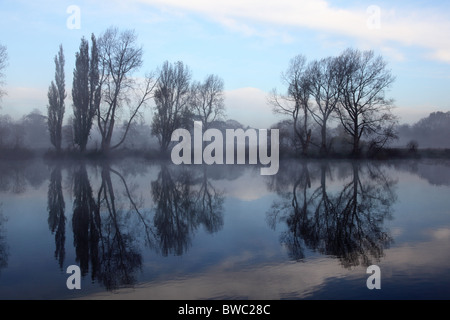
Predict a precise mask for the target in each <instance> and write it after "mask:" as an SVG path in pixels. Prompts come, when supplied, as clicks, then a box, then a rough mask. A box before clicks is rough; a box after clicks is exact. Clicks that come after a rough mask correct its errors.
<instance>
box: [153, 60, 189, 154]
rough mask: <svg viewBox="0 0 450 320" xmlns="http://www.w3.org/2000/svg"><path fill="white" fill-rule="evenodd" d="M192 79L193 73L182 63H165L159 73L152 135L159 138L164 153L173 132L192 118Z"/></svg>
mask: <svg viewBox="0 0 450 320" xmlns="http://www.w3.org/2000/svg"><path fill="white" fill-rule="evenodd" d="M190 79H191V72H190V70H189V68H188V67H187V66H185V65H184V64H183V62H181V61H178V62H176V63H175V64H173V65H172V64H171V63H169V62H168V61H165V62H164V63H163V65H162V67H161V70H160V71H159V78H158V82H157V85H156V90H155V96H154V100H155V113H154V116H153V123H152V133H153V134H154V135H156V137H157V138H158V140H159V143H160V147H161V152H163V153H165V152H166V151H167V149H168V148H169V145H170V142H171V137H172V132H173V131H174V130H175V129H177V128H179V127H180V126H182V124H184V122H185V121H186V119H188V118H189V117H190V113H191V111H190V108H189V98H190V84H189V82H190Z"/></svg>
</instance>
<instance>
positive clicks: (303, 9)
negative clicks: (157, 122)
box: [0, 0, 450, 128]
mask: <svg viewBox="0 0 450 320" xmlns="http://www.w3.org/2000/svg"><path fill="white" fill-rule="evenodd" d="M70 6H76V8H78V9H79V20H77V21H78V22H79V26H80V28H79V29H71V28H69V27H68V20H69V25H70V22H73V21H75V20H72V19H71V18H73V14H74V12H73V11H68V8H70ZM449 14H450V2H448V1H418V0H417V1H404V0H397V1H376V0H373V1H342V0H329V1H326V0H303V1H300V0H277V1H257V0H216V1H208V0H194V1H183V0H165V1H162V0H161V1H158V0H129V1H118V0H112V1H111V0H110V1H103V0H97V1H77V0H70V1H61V0H49V1H25V0H19V1H17V0H14V1H10V0H2V1H1V3H0V30H1V37H0V43H1V44H2V45H5V46H6V47H7V50H8V54H9V65H8V67H7V69H6V70H5V75H6V77H5V79H4V80H5V81H6V85H5V89H6V91H7V92H8V95H7V96H6V97H4V98H3V100H2V101H1V106H2V108H1V109H0V113H3V114H4V113H8V114H11V115H12V116H13V117H14V118H18V117H20V116H21V115H23V114H26V113H28V112H30V111H31V110H33V109H34V108H38V109H40V110H42V112H43V113H45V110H46V105H47V90H48V86H49V84H50V82H51V81H52V80H53V77H54V62H53V58H54V56H55V54H56V53H57V51H58V46H59V44H62V45H63V48H64V52H65V57H66V69H65V71H66V90H67V91H68V93H69V97H68V100H67V101H66V107H67V108H66V110H67V111H66V114H71V107H70V106H71V101H70V90H71V89H70V88H71V82H72V72H73V68H74V56H75V53H76V52H77V51H78V47H79V44H80V39H81V37H82V36H85V37H89V36H90V34H91V33H94V34H95V35H96V36H99V35H100V34H101V33H102V32H104V31H105V30H106V29H107V28H108V27H110V26H117V27H119V28H120V29H134V30H135V31H136V33H137V34H138V42H139V43H140V44H142V46H143V49H144V65H143V67H142V69H141V70H140V73H137V74H136V76H139V75H142V74H144V73H145V72H147V71H154V70H156V69H157V68H158V67H159V66H160V65H161V64H162V63H163V62H164V61H165V60H168V61H171V62H174V61H177V60H181V61H183V62H184V63H185V64H186V65H188V66H189V67H190V69H191V71H192V75H193V79H195V80H202V79H203V78H204V77H205V76H206V75H208V74H210V73H214V74H217V75H218V76H220V77H221V78H223V80H224V82H225V96H226V107H227V114H228V117H229V118H235V119H237V120H239V121H241V122H242V123H244V124H249V125H252V126H255V127H261V128H262V127H267V126H270V125H271V124H273V123H275V122H276V121H278V120H279V118H277V117H276V116H275V115H273V113H271V110H270V107H269V106H268V105H267V103H266V98H267V96H268V94H269V92H270V90H271V89H273V88H277V89H278V90H283V89H284V88H283V86H282V83H281V81H280V74H281V72H283V71H284V70H285V69H286V67H287V65H288V63H289V59H291V58H292V57H294V56H295V55H298V54H303V55H304V56H305V57H306V58H307V59H308V60H314V59H320V58H322V57H326V56H333V55H338V54H339V53H340V52H342V51H343V50H344V49H346V48H348V47H354V48H359V49H361V50H367V49H373V50H374V51H375V52H376V53H378V54H381V55H383V57H384V58H385V59H386V61H387V62H388V67H389V68H390V69H392V72H393V74H394V75H395V76H396V81H395V83H394V85H393V86H392V88H391V90H390V91H389V92H388V95H389V96H390V97H392V98H393V99H394V100H395V106H396V108H395V113H396V114H398V115H399V116H400V118H401V122H414V121H417V120H418V119H420V118H421V117H424V116H426V115H428V114H429V113H430V112H433V111H437V110H442V111H449V110H450V90H449V88H450V19H448V16H449ZM150 116H151V114H150Z"/></svg>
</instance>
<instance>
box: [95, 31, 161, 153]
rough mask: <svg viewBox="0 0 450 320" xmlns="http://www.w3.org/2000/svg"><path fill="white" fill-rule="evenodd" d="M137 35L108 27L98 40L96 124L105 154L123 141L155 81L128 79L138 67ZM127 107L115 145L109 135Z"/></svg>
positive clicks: (149, 95) (146, 78)
mask: <svg viewBox="0 0 450 320" xmlns="http://www.w3.org/2000/svg"><path fill="white" fill-rule="evenodd" d="M136 40H137V35H136V33H135V32H134V31H133V30H125V31H122V32H119V30H118V29H117V28H114V27H111V28H109V29H107V30H106V32H105V33H104V34H103V35H102V36H101V37H100V38H99V41H98V46H99V57H100V67H101V77H100V83H101V85H102V92H103V94H102V103H100V104H99V105H98V109H97V122H98V128H99V130H100V134H101V136H102V142H101V148H102V151H103V152H105V153H107V152H108V151H109V150H111V149H115V148H117V147H119V146H120V145H121V144H122V143H123V142H124V141H125V138H126V135H127V133H128V129H129V128H130V126H131V124H132V123H133V121H134V120H135V119H136V117H138V116H139V115H140V114H141V113H140V112H141V109H142V108H143V107H145V106H146V105H147V103H148V101H149V100H150V99H151V97H152V96H151V94H152V91H153V88H154V86H155V81H154V80H153V78H152V76H151V75H147V76H146V77H145V79H144V80H143V81H138V80H137V79H134V78H132V77H131V75H132V74H133V72H135V71H137V70H138V69H139V68H140V67H141V66H142V54H143V51H142V48H141V47H138V46H137V45H136ZM125 106H127V107H128V110H129V115H128V117H127V120H126V122H127V125H126V127H125V130H124V131H123V134H122V137H120V138H119V140H118V142H117V143H116V144H115V145H112V138H113V132H114V129H115V127H116V123H118V120H119V118H120V115H121V112H123V109H124V107H125Z"/></svg>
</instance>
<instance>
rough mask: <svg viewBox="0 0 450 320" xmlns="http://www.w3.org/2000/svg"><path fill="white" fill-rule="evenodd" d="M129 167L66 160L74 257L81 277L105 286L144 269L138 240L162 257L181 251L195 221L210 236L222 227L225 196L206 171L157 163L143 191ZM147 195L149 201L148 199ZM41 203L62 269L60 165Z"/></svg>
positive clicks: (124, 282)
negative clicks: (45, 208) (157, 168)
mask: <svg viewBox="0 0 450 320" xmlns="http://www.w3.org/2000/svg"><path fill="white" fill-rule="evenodd" d="M88 168H89V169H90V170H91V171H92V172H91V173H92V177H94V179H93V180H98V181H96V182H97V184H98V189H97V190H96V191H94V190H93V187H92V184H91V181H90V180H91V179H90V175H89V173H88ZM133 168H134V169H133ZM135 168H136V166H131V167H130V166H127V165H126V164H125V165H122V166H121V167H119V168H116V166H113V165H111V164H110V163H103V162H102V163H99V164H95V165H87V164H86V163H84V162H79V163H70V164H69V165H68V170H67V171H68V175H69V177H68V180H69V181H70V183H69V185H70V187H71V188H70V189H71V190H72V196H73V205H72V210H73V212H72V220H71V222H72V223H71V225H72V232H73V246H74V249H75V260H76V262H77V264H78V265H79V266H80V269H81V273H82V275H83V276H86V275H88V274H90V277H91V279H92V281H97V282H99V283H101V284H102V285H103V286H104V287H105V288H106V289H108V290H113V289H116V288H118V287H121V286H128V285H133V284H134V283H135V282H136V274H137V272H138V271H139V270H141V268H142V249H141V246H140V244H141V243H140V241H141V240H142V239H143V240H144V241H145V246H146V247H147V248H150V249H152V250H154V251H156V252H158V253H159V254H161V255H163V256H167V255H172V254H173V255H182V254H184V253H186V252H187V251H188V249H189V247H190V246H191V244H192V237H193V236H194V234H195V232H196V230H197V229H198V228H199V227H200V226H203V227H204V229H205V230H206V231H207V232H209V233H214V232H217V231H219V230H220V229H221V228H222V226H223V200H224V195H223V193H222V192H219V191H218V190H217V188H215V187H214V186H213V184H212V183H211V181H210V179H209V178H208V168H206V167H201V168H196V169H194V170H187V169H185V168H179V167H174V166H169V165H166V164H161V166H160V169H159V172H158V174H157V175H156V179H155V180H154V181H150V183H149V188H145V186H143V185H142V184H139V183H133V178H135V177H139V176H142V171H139V170H138V171H135ZM129 169H131V170H129ZM95 177H98V178H99V179H95ZM128 180H131V184H130V181H128ZM147 182H148V181H147ZM148 196H150V197H148ZM146 198H147V199H151V200H152V201H153V202H152V203H151V204H149V203H148V201H147V203H146V201H145V200H146ZM47 203H48V205H47V209H48V225H49V229H50V231H51V232H52V234H54V235H55V254H54V255H55V258H56V259H57V261H58V264H59V267H60V268H61V269H62V268H63V265H64V260H65V245H66V244H65V239H66V234H65V232H66V215H65V209H66V205H65V201H64V192H63V186H62V169H61V164H53V165H52V166H51V173H50V179H49V187H48V194H47Z"/></svg>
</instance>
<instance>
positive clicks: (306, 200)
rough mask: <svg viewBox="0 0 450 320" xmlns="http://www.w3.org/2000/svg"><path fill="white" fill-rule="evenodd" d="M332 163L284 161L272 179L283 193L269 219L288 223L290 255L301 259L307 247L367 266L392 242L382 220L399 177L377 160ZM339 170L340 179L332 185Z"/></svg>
mask: <svg viewBox="0 0 450 320" xmlns="http://www.w3.org/2000/svg"><path fill="white" fill-rule="evenodd" d="M310 168H312V169H310ZM333 169H338V171H337V172H335V170H333ZM333 169H332V168H331V167H330V164H329V163H328V162H320V163H319V164H308V163H305V162H304V163H302V164H301V165H294V166H292V165H286V166H284V168H283V171H282V172H281V174H279V175H278V176H275V177H273V178H272V180H271V181H269V182H268V184H269V187H270V188H271V189H272V190H274V191H275V192H277V193H278V194H280V196H281V199H282V200H281V201H276V202H274V204H273V206H272V208H271V210H270V211H269V212H268V214H267V217H268V221H269V223H270V225H271V226H275V225H276V224H278V223H285V224H286V225H287V231H286V232H285V233H284V234H283V235H282V238H281V241H282V243H283V244H285V246H286V247H287V248H288V252H289V255H290V257H291V258H292V259H295V260H301V259H303V258H304V256H305V250H306V248H309V249H311V250H314V251H316V252H319V253H321V254H324V255H332V256H336V257H338V259H339V260H340V262H341V264H342V265H343V266H344V267H346V268H347V267H353V266H358V265H363V266H368V265H370V264H372V263H374V262H376V261H379V259H380V258H381V257H382V256H383V250H384V249H385V248H388V247H389V245H390V244H391V243H392V236H391V235H390V234H389V232H388V231H386V230H384V221H385V220H386V219H390V218H391V217H392V212H391V211H392V209H391V208H392V204H393V203H394V202H395V200H396V196H395V192H394V185H395V183H396V181H395V180H393V179H390V178H389V177H388V176H387V175H386V173H385V172H384V171H383V170H382V168H381V167H380V166H377V165H375V164H373V163H361V162H352V163H351V164H350V166H348V165H344V166H334V167H333ZM335 176H340V180H341V181H339V183H337V184H336V183H334V184H333V185H332V186H331V187H330V186H328V185H327V182H328V180H330V181H333V180H334V178H335ZM278 179H280V181H277V180H278Z"/></svg>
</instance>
